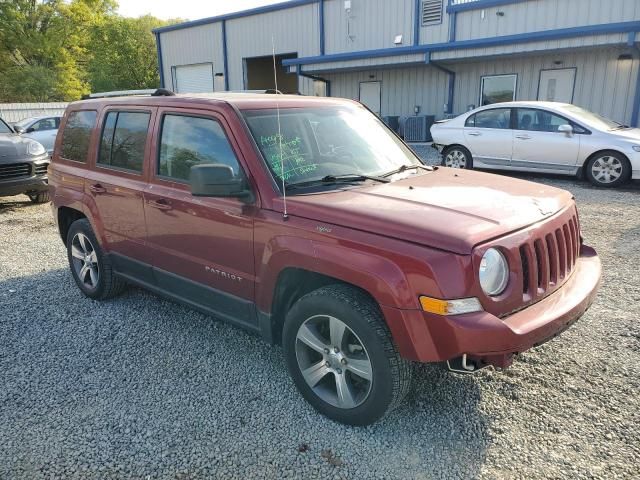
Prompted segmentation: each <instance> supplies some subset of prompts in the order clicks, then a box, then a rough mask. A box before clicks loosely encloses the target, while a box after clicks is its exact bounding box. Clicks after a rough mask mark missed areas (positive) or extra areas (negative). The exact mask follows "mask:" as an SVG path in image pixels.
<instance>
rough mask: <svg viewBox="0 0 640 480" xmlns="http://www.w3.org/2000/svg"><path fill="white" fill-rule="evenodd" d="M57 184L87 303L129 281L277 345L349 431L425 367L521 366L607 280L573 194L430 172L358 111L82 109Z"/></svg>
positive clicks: (332, 105)
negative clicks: (416, 367) (415, 366)
mask: <svg viewBox="0 0 640 480" xmlns="http://www.w3.org/2000/svg"><path fill="white" fill-rule="evenodd" d="M161 94H162V95H161ZM49 182H50V194H51V198H52V201H53V213H54V216H55V219H56V221H57V224H58V228H59V230H60V235H61V237H62V240H63V242H64V244H65V245H66V248H67V252H68V258H69V264H70V267H71V273H72V275H73V277H74V279H75V282H76V283H77V285H78V287H79V288H80V289H81V290H82V292H83V293H84V294H85V295H86V296H88V297H90V298H93V299H98V300H103V299H107V298H110V297H113V296H114V295H117V294H118V293H119V292H121V291H122V289H123V288H124V286H125V284H126V283H131V284H135V285H139V286H142V287H144V288H146V289H149V290H151V291H153V292H156V293H158V294H160V295H163V296H165V297H168V298H170V299H173V300H176V301H179V302H182V303H184V304H186V305H188V306H190V307H193V308H195V309H197V310H200V311H202V312H205V313H207V314H210V315H212V316H213V317H217V318H221V319H224V320H226V321H228V322H230V323H232V324H234V325H237V326H240V327H243V328H245V329H247V330H249V331H252V332H255V333H257V334H259V335H261V336H262V337H263V338H264V339H265V340H266V341H268V342H272V343H279V344H281V345H282V347H283V352H284V356H285V359H286V364H287V366H288V369H289V372H290V374H291V377H292V378H293V382H294V383H295V385H296V387H297V388H298V389H299V390H300V393H301V394H302V396H303V397H304V398H305V399H306V400H307V401H308V402H309V403H310V404H311V405H313V407H315V408H316V409H317V410H319V411H320V412H321V413H323V414H324V415H326V416H328V417H330V418H332V419H335V420H337V421H340V422H344V423H348V424H354V425H365V424H369V423H372V422H374V421H375V420H377V419H379V418H381V417H382V416H383V415H384V414H385V413H386V412H388V411H389V410H390V409H392V408H393V407H395V406H396V405H398V404H399V403H400V402H401V400H402V399H403V397H404V395H405V394H406V393H407V391H408V389H409V386H410V382H411V377H412V369H411V362H444V361H446V362H447V363H448V365H449V368H450V369H452V370H455V371H460V372H473V371H475V370H478V369H480V368H482V367H485V366H487V365H493V366H495V367H503V368H504V367H507V366H508V365H509V364H510V363H511V362H512V358H513V356H514V355H515V354H517V353H519V352H523V351H525V350H527V349H529V348H531V347H533V346H536V345H539V344H541V343H543V342H544V341H546V340H548V339H550V338H552V337H554V336H555V335H557V334H559V333H560V332H561V331H563V330H564V329H565V328H566V327H567V326H568V325H569V324H571V323H572V322H573V321H575V320H576V319H578V318H579V317H580V316H581V315H582V314H583V313H584V312H585V311H586V310H587V308H588V307H589V305H590V304H591V302H592V301H593V299H594V296H595V293H596V290H597V288H598V285H599V282H600V275H601V267H600V261H599V259H598V256H597V255H596V252H595V251H594V250H593V249H592V248H590V247H588V246H586V245H584V244H583V241H582V236H581V233H580V223H579V219H578V212H577V210H576V205H575V202H574V199H573V197H572V196H571V194H570V193H568V192H566V191H564V190H559V189H557V188H553V187H548V186H544V185H539V184H536V183H529V182H526V181H521V180H517V179H514V178H508V177H502V176H497V175H491V174H486V173H480V172H475V171H468V170H458V169H449V168H442V167H441V168H431V167H428V166H425V165H424V164H422V163H421V162H420V160H419V159H418V158H417V157H416V156H415V155H414V154H413V153H412V151H411V150H410V149H409V148H408V147H407V146H406V145H405V144H404V143H403V142H402V141H401V140H400V139H399V138H398V137H397V136H395V134H394V133H393V132H392V131H391V130H389V129H388V128H387V127H386V126H385V125H384V124H383V123H382V122H381V121H380V120H379V119H378V118H377V117H376V116H375V115H373V114H372V113H370V112H369V111H368V110H367V109H366V108H365V107H363V106H361V105H360V104H358V103H356V102H352V101H348V100H341V99H333V98H315V97H304V96H285V95H268V94H264V95H256V94H248V93H244V94H243V93H237V94H231V93H229V94H220V95H207V96H198V95H192V96H182V95H170V94H169V92H159V94H158V95H152V96H146V97H145V96H137V97H128V98H101V99H92V100H86V101H80V102H76V103H72V104H71V105H70V106H69V107H68V109H67V111H66V113H65V115H64V118H63V120H62V125H61V129H60V133H59V134H58V138H57V141H56V145H55V151H54V154H53V160H52V165H51V167H50V180H49Z"/></svg>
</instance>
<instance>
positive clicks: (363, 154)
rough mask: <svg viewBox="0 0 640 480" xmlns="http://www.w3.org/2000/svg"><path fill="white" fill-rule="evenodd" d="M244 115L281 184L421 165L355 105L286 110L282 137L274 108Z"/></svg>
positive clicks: (407, 149) (282, 123) (378, 122)
mask: <svg viewBox="0 0 640 480" xmlns="http://www.w3.org/2000/svg"><path fill="white" fill-rule="evenodd" d="M243 114H244V117H245V119H246V121H247V124H248V125H249V129H250V130H251V133H252V135H253V137H254V139H255V141H256V143H257V145H258V148H259V149H260V151H261V153H262V155H263V157H264V158H265V160H266V162H267V164H268V166H269V169H270V170H271V173H272V174H273V175H274V177H275V178H276V180H277V181H278V184H280V183H281V182H282V180H284V181H285V182H286V183H288V184H296V183H301V182H310V181H315V180H320V179H323V178H326V177H328V176H340V175H366V176H378V175H384V174H385V173H389V172H391V171H394V170H397V169H398V168H400V167H401V166H403V165H421V162H420V160H419V159H418V158H417V157H416V156H415V155H414V154H413V152H412V151H411V150H410V149H409V148H408V147H407V146H406V145H405V144H404V143H402V141H400V140H399V139H398V138H397V137H396V136H395V135H393V133H391V132H390V131H389V129H388V128H387V127H386V126H385V125H384V124H383V123H382V122H381V121H380V120H379V119H378V118H377V117H376V116H374V115H373V114H371V113H370V112H368V111H367V110H365V109H363V108H360V107H357V106H354V107H349V106H339V107H336V106H331V107H313V108H282V109H280V133H278V112H277V111H276V110H275V109H269V110H250V111H245V112H243ZM281 154H282V164H283V165H284V171H283V168H282V166H281Z"/></svg>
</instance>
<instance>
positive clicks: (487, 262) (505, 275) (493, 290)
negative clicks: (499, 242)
mask: <svg viewBox="0 0 640 480" xmlns="http://www.w3.org/2000/svg"><path fill="white" fill-rule="evenodd" d="M479 273H480V286H481V287H482V290H483V291H484V293H486V294H487V295H489V296H492V297H493V296H496V295H500V294H501V293H502V292H504V289H505V288H506V287H507V282H508V281H509V266H508V265H507V259H506V258H504V255H502V253H500V251H499V250H496V249H495V248H490V249H489V250H487V251H486V252H485V254H484V255H483V256H482V260H481V261H480V272H479Z"/></svg>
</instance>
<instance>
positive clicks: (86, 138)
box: [60, 110, 97, 163]
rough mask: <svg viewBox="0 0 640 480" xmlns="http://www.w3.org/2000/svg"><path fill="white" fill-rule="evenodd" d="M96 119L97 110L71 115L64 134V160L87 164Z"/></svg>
mask: <svg viewBox="0 0 640 480" xmlns="http://www.w3.org/2000/svg"><path fill="white" fill-rule="evenodd" d="M96 117H97V112H96V111H95V110H78V111H75V112H71V113H70V114H69V118H68V119H67V123H66V125H65V127H64V131H63V133H62V148H61V151H60V156H61V157H62V158H64V159H66V160H74V161H76V162H82V163H86V161H87V154H88V153H89V142H90V140H91V132H92V131H93V127H94V126H95V124H96Z"/></svg>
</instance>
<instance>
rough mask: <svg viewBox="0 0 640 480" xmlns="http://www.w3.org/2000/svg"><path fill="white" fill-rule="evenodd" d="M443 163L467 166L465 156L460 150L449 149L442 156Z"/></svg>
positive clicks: (454, 166)
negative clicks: (443, 156)
mask: <svg viewBox="0 0 640 480" xmlns="http://www.w3.org/2000/svg"><path fill="white" fill-rule="evenodd" d="M444 164H445V166H447V167H451V168H467V157H466V156H465V154H464V152H461V151H460V150H451V151H450V152H449V153H447V155H446V157H445V158H444Z"/></svg>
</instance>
